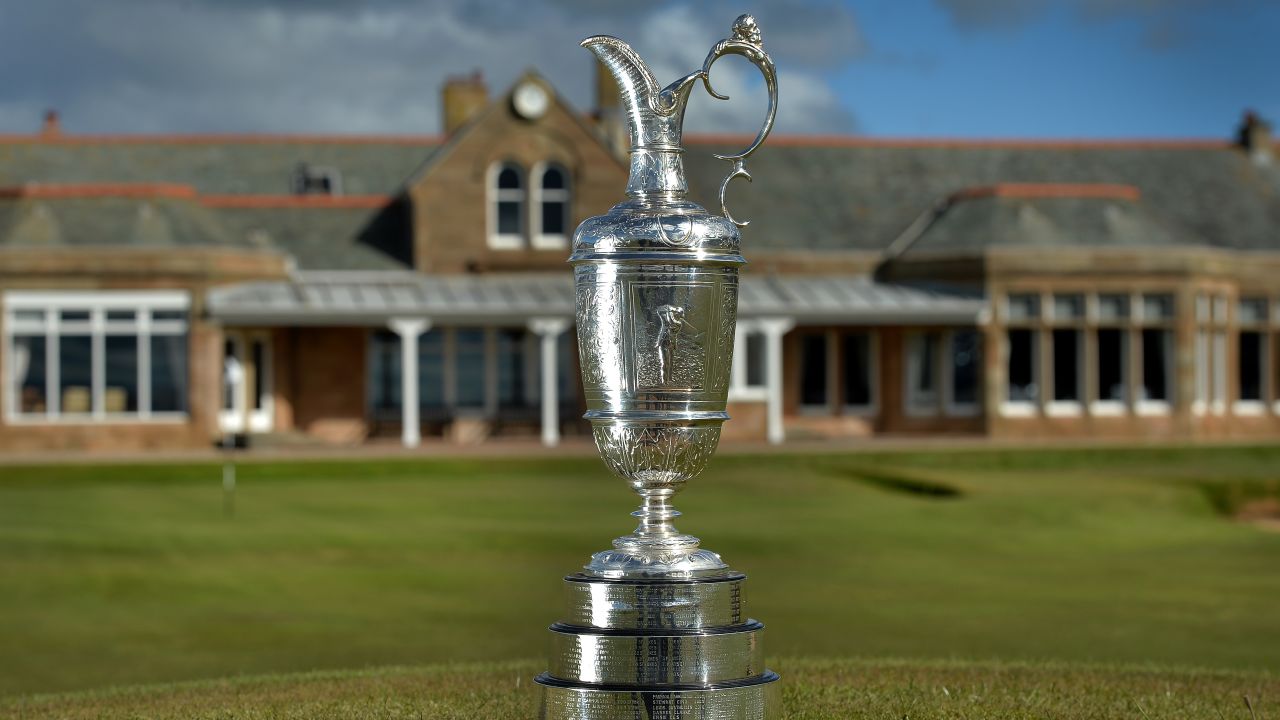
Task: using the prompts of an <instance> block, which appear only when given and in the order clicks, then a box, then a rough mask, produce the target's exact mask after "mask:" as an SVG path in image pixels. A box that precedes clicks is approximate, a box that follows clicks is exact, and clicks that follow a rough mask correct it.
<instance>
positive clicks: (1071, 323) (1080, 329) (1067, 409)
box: [1041, 291, 1090, 417]
mask: <svg viewBox="0 0 1280 720" xmlns="http://www.w3.org/2000/svg"><path fill="white" fill-rule="evenodd" d="M1089 296H1090V294H1089V293H1084V292H1069V291H1068V292H1054V293H1049V294H1048V301H1049V302H1048V303H1047V306H1048V307H1047V311H1048V317H1049V322H1048V324H1047V325H1046V326H1045V328H1044V332H1045V336H1046V337H1045V340H1046V341H1047V342H1048V345H1049V350H1050V352H1049V357H1048V358H1046V359H1047V360H1048V361H1049V362H1050V363H1051V365H1052V372H1050V373H1049V377H1047V378H1045V380H1044V381H1043V382H1042V383H1041V386H1042V388H1044V389H1047V390H1049V392H1044V390H1042V391H1041V392H1043V393H1044V395H1043V398H1042V399H1043V401H1044V412H1045V415H1049V416H1051V417H1080V416H1082V415H1084V407H1085V402H1086V397H1087V395H1088V392H1089V391H1088V388H1086V387H1085V380H1086V373H1085V367H1086V363H1088V361H1089V357H1088V353H1087V352H1086V351H1085V338H1086V336H1087V333H1086V323H1087V318H1088V305H1089V300H1088V298H1089ZM1059 297H1078V298H1080V303H1081V305H1080V315H1079V316H1078V317H1059V316H1058V298H1059ZM1058 330H1069V331H1071V332H1073V333H1075V335H1076V372H1075V375H1076V398H1075V399H1074V400H1059V399H1057V398H1056V397H1054V395H1056V394H1057V392H1058V388H1057V376H1058V368H1057V366H1056V364H1055V362H1056V359H1057V357H1058V353H1057V348H1056V347H1054V343H1055V342H1056V340H1055V337H1054V335H1055V334H1056V332H1057V331H1058ZM1050 380H1052V382H1050Z"/></svg>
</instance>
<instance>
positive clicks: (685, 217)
mask: <svg viewBox="0 0 1280 720" xmlns="http://www.w3.org/2000/svg"><path fill="white" fill-rule="evenodd" d="M732 30H733V34H732V36H731V37H729V38H726V39H724V40H721V41H720V42H718V43H716V44H715V46H713V47H712V49H711V52H709V53H708V54H707V57H706V59H705V60H704V61H703V64H702V68H701V69H700V70H697V71H694V72H692V73H689V74H688V75H686V76H684V77H682V78H680V79H679V80H676V81H675V82H674V83H672V84H671V85H668V86H667V87H666V88H660V87H659V86H658V83H657V80H656V79H655V78H654V77H653V73H652V72H651V71H650V70H649V68H648V66H646V65H645V64H644V62H643V61H642V60H641V59H640V57H639V56H638V55H636V53H635V51H634V50H632V49H631V47H630V46H628V45H627V44H626V43H624V42H622V41H621V40H619V39H617V38H615V37H609V36H607V35H597V36H595V37H590V38H587V39H586V40H584V41H583V42H582V44H583V46H584V47H586V48H588V49H590V50H591V52H593V53H595V55H596V57H597V58H599V60H600V62H601V63H602V65H603V67H604V68H605V69H607V70H608V71H609V72H611V73H612V74H613V76H614V80H615V81H617V83H618V88H619V90H620V92H621V95H622V103H623V106H624V108H625V112H624V113H623V117H625V118H626V121H627V132H628V135H629V137H630V138H631V150H630V155H631V171H630V175H629V177H628V181H627V195H628V196H629V199H628V200H626V201H623V202H621V203H619V204H618V205H615V206H614V207H613V208H612V209H610V210H609V212H608V213H606V214H605V215H598V216H596V217H592V218H588V219H587V220H585V221H583V222H582V224H581V225H579V226H578V229H577V231H576V232H575V233H574V235H573V252H572V254H571V255H570V257H569V262H570V263H571V264H572V265H573V269H574V287H575V294H576V302H575V306H576V308H577V317H576V327H577V340H578V359H579V363H580V367H581V370H582V392H583V399H584V400H585V401H586V405H587V414H586V416H585V417H586V419H587V420H590V421H591V426H592V433H593V435H594V437H595V441H596V449H597V450H599V452H600V457H601V458H602V459H603V460H604V463H605V465H606V466H607V467H608V468H609V469H610V470H611V471H612V472H613V474H614V475H616V476H618V477H619V478H621V479H622V480H624V481H625V482H626V483H627V484H628V485H629V486H630V487H631V489H632V490H634V491H635V492H636V493H637V494H638V495H639V496H640V497H641V499H642V501H643V505H642V506H641V507H640V509H639V510H637V511H636V512H634V513H632V514H633V515H635V516H636V517H638V518H639V519H640V524H639V526H638V527H637V528H636V529H635V532H633V533H631V534H630V535H627V536H625V537H620V538H618V539H616V540H614V541H613V548H612V549H609V550H604V551H601V552H598V553H596V554H595V555H594V556H592V558H591V561H590V562H589V563H587V565H586V567H585V568H584V570H585V572H582V573H579V574H576V575H570V576H569V577H567V578H565V588H566V591H567V603H566V605H565V608H564V611H563V612H564V614H563V615H562V616H561V618H562V619H561V620H560V622H557V623H555V624H554V625H552V626H551V641H552V642H551V660H550V663H549V665H550V667H549V669H548V670H547V672H545V673H543V674H541V675H539V676H538V678H537V681H538V683H539V684H541V685H542V686H543V701H542V717H543V718H544V720H770V719H773V718H778V717H781V713H780V712H779V710H780V708H779V706H778V699H777V690H776V688H777V686H778V685H777V680H778V676H777V675H775V674H774V673H773V672H771V671H769V670H768V669H766V668H765V666H764V655H763V651H762V643H761V634H762V633H763V631H764V626H763V625H761V624H760V623H758V622H756V621H755V620H750V619H747V618H746V617H745V616H744V615H743V612H742V583H743V581H744V580H745V579H746V578H745V576H743V575H741V574H739V573H736V572H733V571H732V570H730V569H729V568H728V567H727V566H726V565H725V564H724V562H723V561H722V560H721V559H720V556H719V555H717V554H716V553H713V552H711V551H709V550H704V549H702V548H701V547H699V541H698V538H696V537H693V536H691V535H684V534H681V533H680V532H678V531H677V530H676V528H675V527H674V526H673V525H672V520H673V519H674V518H675V517H676V516H678V515H679V514H680V513H678V512H676V511H675V509H674V508H673V507H672V506H671V500H672V497H674V496H675V494H676V493H677V492H679V491H680V490H681V489H682V488H683V487H684V486H685V484H686V483H688V481H689V480H690V479H691V478H693V477H695V476H697V475H698V474H699V473H700V472H702V470H703V469H704V468H705V467H706V465H707V462H708V461H709V460H710V459H711V456H712V455H713V454H714V453H715V450H716V445H717V444H718V443H719V442H720V429H721V426H722V425H723V424H724V421H725V420H727V419H728V418H729V415H728V413H727V412H726V410H727V404H728V396H729V384H730V382H729V380H730V369H731V365H732V361H733V344H734V338H735V336H736V320H737V311H738V269H739V267H741V266H742V265H743V264H744V263H745V262H746V260H744V259H743V257H742V255H741V253H740V247H741V241H742V236H741V234H740V233H739V231H738V228H739V227H740V226H742V225H745V223H741V222H738V221H737V220H735V219H734V218H733V216H731V215H729V212H728V210H727V209H726V208H725V207H724V200H725V197H724V193H725V189H726V188H727V187H728V185H729V182H730V181H732V180H733V179H734V178H739V177H742V178H746V179H748V180H750V179H751V175H750V174H749V173H748V172H747V170H746V165H745V160H746V158H747V156H749V155H750V154H751V153H753V152H755V150H756V149H757V148H759V147H760V144H761V143H763V142H764V139H765V138H766V137H767V136H768V135H769V131H770V129H771V128H772V127H773V121H774V118H775V116H776V113H777V101H778V87H777V74H776V72H775V70H774V66H773V61H772V60H771V59H770V58H769V56H768V55H767V54H766V53H765V52H764V48H763V46H762V45H761V37H760V28H759V27H758V26H757V25H756V22H755V19H754V18H752V17H751V16H750V15H743V16H741V17H739V18H738V19H737V20H735V21H734V23H733V29H732ZM725 55H739V56H742V57H744V58H746V59H747V60H748V61H750V62H751V63H753V64H755V65H756V66H757V67H758V68H759V69H760V71H761V73H763V75H764V79H765V87H766V88H767V89H768V91H769V111H768V115H767V116H766V118H765V123H764V125H763V126H762V128H761V130H760V133H759V134H758V135H757V136H756V140H755V142H753V143H752V144H751V146H750V147H748V148H747V149H746V150H743V151H742V152H740V153H737V154H734V155H717V156H716V157H718V158H720V159H722V160H725V161H727V162H729V163H731V164H732V167H733V169H732V170H731V171H730V172H729V175H728V176H727V177H726V178H725V179H724V181H723V182H722V183H721V185H720V206H721V210H722V211H723V213H724V214H723V216H718V215H712V214H710V213H708V212H707V211H706V209H705V208H703V207H702V206H700V205H698V204H696V203H694V202H692V201H690V200H688V199H687V191H688V188H687V186H686V184H685V179H684V167H683V165H682V163H681V159H680V156H681V153H683V149H682V148H681V145H680V138H681V132H682V124H683V122H684V110H685V105H686V103H687V102H688V100H689V93H690V91H691V89H692V88H693V87H694V86H695V84H696V83H699V82H701V83H702V84H703V85H704V86H705V88H706V89H707V91H708V92H710V93H711V94H712V95H713V96H715V97H718V98H722V99H724V96H722V95H720V94H718V93H716V92H715V91H714V90H712V89H711V80H710V75H709V73H710V71H711V65H712V64H713V63H714V62H715V61H716V60H717V59H718V58H721V57H723V56H725Z"/></svg>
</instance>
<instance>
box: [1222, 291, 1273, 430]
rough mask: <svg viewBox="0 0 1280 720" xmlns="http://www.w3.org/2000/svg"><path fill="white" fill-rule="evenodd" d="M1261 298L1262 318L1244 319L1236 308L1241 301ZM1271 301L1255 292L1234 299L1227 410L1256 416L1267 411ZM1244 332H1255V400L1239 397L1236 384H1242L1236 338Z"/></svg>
mask: <svg viewBox="0 0 1280 720" xmlns="http://www.w3.org/2000/svg"><path fill="white" fill-rule="evenodd" d="M1249 300H1253V301H1256V300H1262V301H1263V313H1265V314H1264V315H1263V317H1262V318H1259V319H1255V320H1251V321H1248V322H1247V323H1246V322H1245V321H1244V320H1243V313H1241V312H1240V306H1241V305H1243V304H1244V302H1245V301H1249ZM1270 305H1271V302H1270V298H1267V297H1259V296H1257V295H1246V296H1241V297H1239V298H1237V299H1236V332H1235V336H1236V398H1235V402H1233V403H1232V404H1231V412H1233V413H1235V414H1236V415H1244V416H1257V415H1265V414H1266V413H1267V398H1268V397H1270V395H1271V374H1272V372H1271V364H1270V359H1271V358H1270V355H1271V343H1272V339H1271V333H1270V332H1269V330H1270V327H1269V322H1268V320H1269V315H1270V312H1269V311H1270V309H1271V307H1270ZM1245 333H1257V334H1258V336H1259V337H1258V340H1259V342H1258V373H1259V375H1260V376H1261V377H1259V386H1258V389H1259V393H1258V394H1259V397H1258V399H1257V400H1246V399H1244V398H1242V397H1240V388H1241V386H1242V385H1243V384H1244V377H1243V376H1241V375H1240V356H1241V353H1242V352H1243V347H1242V344H1241V342H1240V339H1241V336H1243V335H1244V334H1245Z"/></svg>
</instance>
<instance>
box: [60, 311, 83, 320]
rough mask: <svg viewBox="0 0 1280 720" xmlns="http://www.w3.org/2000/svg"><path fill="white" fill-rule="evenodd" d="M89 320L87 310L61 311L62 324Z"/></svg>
mask: <svg viewBox="0 0 1280 720" xmlns="http://www.w3.org/2000/svg"><path fill="white" fill-rule="evenodd" d="M88 319H89V311H88V310H63V311H62V322H86V321H88Z"/></svg>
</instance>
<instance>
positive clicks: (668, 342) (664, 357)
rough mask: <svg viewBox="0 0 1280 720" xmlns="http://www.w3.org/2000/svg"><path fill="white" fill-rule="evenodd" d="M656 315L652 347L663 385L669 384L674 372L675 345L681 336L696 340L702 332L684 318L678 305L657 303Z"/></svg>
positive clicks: (682, 310)
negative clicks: (655, 328)
mask: <svg viewBox="0 0 1280 720" xmlns="http://www.w3.org/2000/svg"><path fill="white" fill-rule="evenodd" d="M654 312H655V313H657V315H658V336H657V337H656V338H655V339H654V342H653V345H654V349H655V350H657V351H658V378H659V380H660V381H661V382H662V384H663V385H669V384H670V383H671V381H672V374H673V373H674V372H675V367H676V364H675V355H676V347H677V346H678V345H679V343H680V338H681V337H682V336H686V335H687V336H688V337H689V338H690V339H692V340H697V338H698V337H700V336H701V335H702V333H700V332H698V331H697V330H696V329H694V327H693V326H692V325H690V324H689V323H688V322H687V321H685V319H684V308H682V307H680V306H679V305H659V306H658V307H657V308H656V309H655V310H654Z"/></svg>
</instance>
